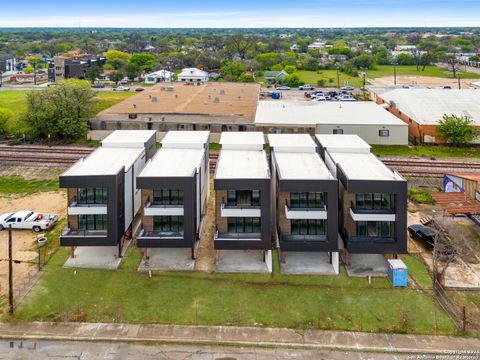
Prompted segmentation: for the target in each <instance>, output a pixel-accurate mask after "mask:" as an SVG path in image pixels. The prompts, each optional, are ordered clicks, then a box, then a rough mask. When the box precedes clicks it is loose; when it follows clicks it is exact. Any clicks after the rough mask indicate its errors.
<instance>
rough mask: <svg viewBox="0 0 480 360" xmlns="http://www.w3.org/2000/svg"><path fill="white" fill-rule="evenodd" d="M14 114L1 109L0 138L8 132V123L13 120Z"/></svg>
mask: <svg viewBox="0 0 480 360" xmlns="http://www.w3.org/2000/svg"><path fill="white" fill-rule="evenodd" d="M12 116H13V113H12V112H11V111H10V110H8V109H3V108H0V136H3V135H5V134H6V132H7V122H8V121H9V120H10V119H11V118H12Z"/></svg>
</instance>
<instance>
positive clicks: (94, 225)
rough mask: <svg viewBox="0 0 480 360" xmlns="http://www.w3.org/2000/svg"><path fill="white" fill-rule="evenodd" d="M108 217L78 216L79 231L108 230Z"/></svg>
mask: <svg viewBox="0 0 480 360" xmlns="http://www.w3.org/2000/svg"><path fill="white" fill-rule="evenodd" d="M106 229H107V215H78V230H106Z"/></svg>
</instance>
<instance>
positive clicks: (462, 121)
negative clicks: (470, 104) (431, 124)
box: [437, 114, 476, 145]
mask: <svg viewBox="0 0 480 360" xmlns="http://www.w3.org/2000/svg"><path fill="white" fill-rule="evenodd" d="M472 124H473V121H472V120H471V119H469V118H468V117H466V116H457V115H454V114H452V115H447V114H445V115H443V118H442V120H440V122H439V125H438V126H437V132H438V137H439V138H441V139H442V140H444V141H445V142H447V143H450V144H453V145H460V144H468V143H470V142H471V141H472V140H473V139H474V138H475V137H476V133H475V128H474V126H473V125H472Z"/></svg>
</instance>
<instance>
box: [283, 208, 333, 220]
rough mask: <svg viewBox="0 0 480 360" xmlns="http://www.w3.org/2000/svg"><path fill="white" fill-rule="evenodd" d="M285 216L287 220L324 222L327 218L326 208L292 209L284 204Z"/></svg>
mask: <svg viewBox="0 0 480 360" xmlns="http://www.w3.org/2000/svg"><path fill="white" fill-rule="evenodd" d="M285 216H286V217H287V219H290V220H291V219H318V220H325V219H327V217H328V213H327V207H326V206H324V207H321V208H297V207H295V208H292V207H289V206H288V204H285Z"/></svg>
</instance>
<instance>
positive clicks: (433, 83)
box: [368, 75, 478, 89]
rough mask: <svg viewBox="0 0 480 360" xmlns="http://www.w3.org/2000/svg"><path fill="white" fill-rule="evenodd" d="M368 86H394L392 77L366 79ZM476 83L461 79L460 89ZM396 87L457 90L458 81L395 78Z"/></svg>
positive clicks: (414, 77)
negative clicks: (449, 88) (447, 87)
mask: <svg viewBox="0 0 480 360" xmlns="http://www.w3.org/2000/svg"><path fill="white" fill-rule="evenodd" d="M368 81H369V82H370V84H372V85H374V86H394V84H393V75H392V76H382V77H379V78H376V79H368ZM475 81H478V79H461V80H460V83H461V87H462V89H467V88H468V87H469V86H470V84H471V83H472V82H475ZM397 85H400V86H401V85H409V86H420V87H426V88H439V87H443V86H451V87H452V89H457V88H458V80H457V79H453V78H447V79H445V78H437V77H431V76H406V75H401V76H397Z"/></svg>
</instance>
